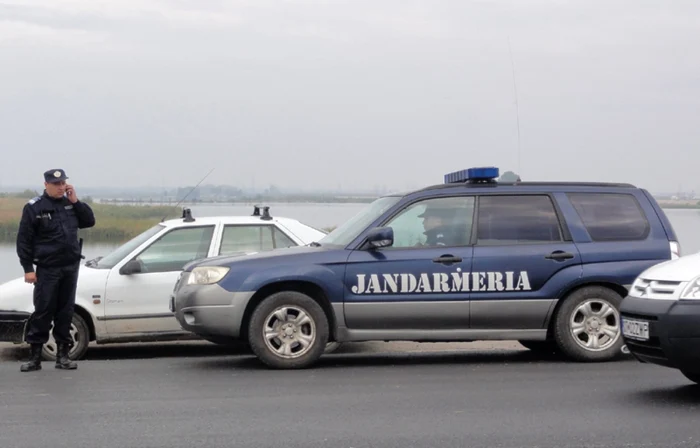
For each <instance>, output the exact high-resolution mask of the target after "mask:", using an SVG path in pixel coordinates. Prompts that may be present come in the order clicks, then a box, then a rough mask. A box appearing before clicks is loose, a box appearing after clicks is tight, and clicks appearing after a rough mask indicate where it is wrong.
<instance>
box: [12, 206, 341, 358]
mask: <svg viewBox="0 0 700 448" xmlns="http://www.w3.org/2000/svg"><path fill="white" fill-rule="evenodd" d="M263 210H264V211H263V213H262V214H260V208H259V207H255V208H254V212H253V215H251V216H230V217H206V218H193V217H192V214H191V212H190V211H189V209H185V210H183V216H182V218H180V219H172V220H168V221H164V222H161V223H159V224H157V225H155V226H153V227H151V228H150V229H148V230H146V231H145V232H143V233H142V234H140V235H138V236H136V237H135V238H133V239H132V240H130V241H128V242H127V243H125V244H124V245H122V246H120V247H118V248H117V249H116V250H114V251H113V252H112V253H110V254H109V255H107V256H105V257H99V258H97V259H94V260H90V261H88V262H87V263H85V264H84V265H82V266H81V267H80V276H79V278H78V287H77V293H76V301H75V314H74V317H73V322H72V325H71V334H72V336H73V339H74V341H75V342H74V346H73V347H72V349H71V351H70V353H69V356H70V357H71V358H72V359H80V358H82V357H83V356H84V355H85V353H86V352H87V350H88V345H89V343H90V342H92V341H95V342H96V343H97V344H108V343H124V342H162V341H172V340H182V339H198V338H199V337H198V336H195V335H194V334H192V333H190V332H188V331H185V330H183V329H182V328H181V327H180V324H179V323H178V321H177V320H176V319H175V317H174V315H173V313H172V312H171V311H170V309H169V308H170V307H169V302H170V294H171V293H172V290H173V287H174V285H175V282H176V281H177V278H178V276H179V275H180V272H181V270H182V268H183V266H184V265H185V264H187V263H189V262H191V261H194V260H198V259H202V258H208V257H213V256H219V255H236V254H241V255H242V254H245V253H251V252H260V251H265V250H271V249H275V248H280V247H291V246H303V245H307V244H309V243H312V242H314V241H317V240H319V239H320V238H322V237H323V236H324V235H325V233H324V232H322V231H320V230H317V229H315V228H313V227H310V226H308V225H305V224H303V223H301V222H299V221H297V220H295V219H290V218H282V217H272V216H270V214H269V207H264V209H263ZM32 292H33V286H32V285H29V284H27V283H25V282H24V278H23V277H21V278H18V279H15V280H12V281H9V282H7V283H5V284H3V285H0V341H5V342H13V343H16V344H21V343H23V341H24V335H25V331H26V326H27V321H28V319H29V318H30V316H31V313H32V312H33V310H34V306H33V300H32ZM211 342H215V343H220V344H226V343H228V341H225V340H211ZM334 348H335V347H334V346H329V347H328V351H332V350H333V349H334ZM55 356H56V343H55V341H54V339H53V336H52V335H50V336H49V342H48V343H47V344H45V345H44V350H43V357H44V358H45V359H47V360H51V361H52V360H55Z"/></svg>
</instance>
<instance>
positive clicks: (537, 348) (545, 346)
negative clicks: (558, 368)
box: [518, 340, 558, 354]
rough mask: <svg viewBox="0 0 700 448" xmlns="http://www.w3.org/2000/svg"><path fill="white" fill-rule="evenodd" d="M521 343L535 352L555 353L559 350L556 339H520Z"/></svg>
mask: <svg viewBox="0 0 700 448" xmlns="http://www.w3.org/2000/svg"><path fill="white" fill-rule="evenodd" d="M518 342H519V343H520V345H522V346H523V347H525V348H526V349H528V350H532V351H533V352H535V353H547V354H554V353H556V352H557V351H558V347H557V344H556V343H555V342H554V341H550V340H547V341H518Z"/></svg>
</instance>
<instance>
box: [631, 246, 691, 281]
mask: <svg viewBox="0 0 700 448" xmlns="http://www.w3.org/2000/svg"><path fill="white" fill-rule="evenodd" d="M698 275H700V253H696V254H692V255H686V256H684V257H681V258H677V259H675V260H669V261H665V262H663V263H659V264H657V265H654V266H652V267H650V268H649V269H647V270H646V271H645V272H644V273H643V274H642V275H641V277H643V278H645V279H648V280H668V281H675V282H687V281H690V280H693V279H694V278H695V277H697V276H698Z"/></svg>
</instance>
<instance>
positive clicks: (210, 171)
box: [160, 167, 216, 222]
mask: <svg viewBox="0 0 700 448" xmlns="http://www.w3.org/2000/svg"><path fill="white" fill-rule="evenodd" d="M215 169H216V167H214V168H212V169H211V170H209V172H208V173H207V175H206V176H204V177H203V178H202V179H201V180H200V181H199V182H197V185H195V186H194V187H192V189H191V190H190V191H189V192H188V193H187V194H186V195H185V196H184V197H183V198H182V199H180V200H179V201H178V202H177V204H175V205H174V207H175V208H177V207H178V206H179V205H180V204H182V202H183V201H184V200H185V199H187V196H189V195H190V194H192V192H193V191H194V190H196V189H197V187H198V186H199V184H201V183H202V182H204V179H206V178H207V177H209V175H210V174H211V173H212V171H214V170H215ZM167 217H168V215H165V216H163V219H161V220H160V222H163V221H165V218H167Z"/></svg>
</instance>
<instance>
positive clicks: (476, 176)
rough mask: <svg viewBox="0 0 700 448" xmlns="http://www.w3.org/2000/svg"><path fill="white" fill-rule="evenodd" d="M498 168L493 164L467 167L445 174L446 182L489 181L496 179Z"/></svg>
mask: <svg viewBox="0 0 700 448" xmlns="http://www.w3.org/2000/svg"><path fill="white" fill-rule="evenodd" d="M498 176H499V173H498V168H496V167H495V166H489V167H477V168H468V169H466V170H460V171H455V172H453V173H448V174H445V183H446V184H455V183H461V182H490V181H494V180H495V179H498Z"/></svg>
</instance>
